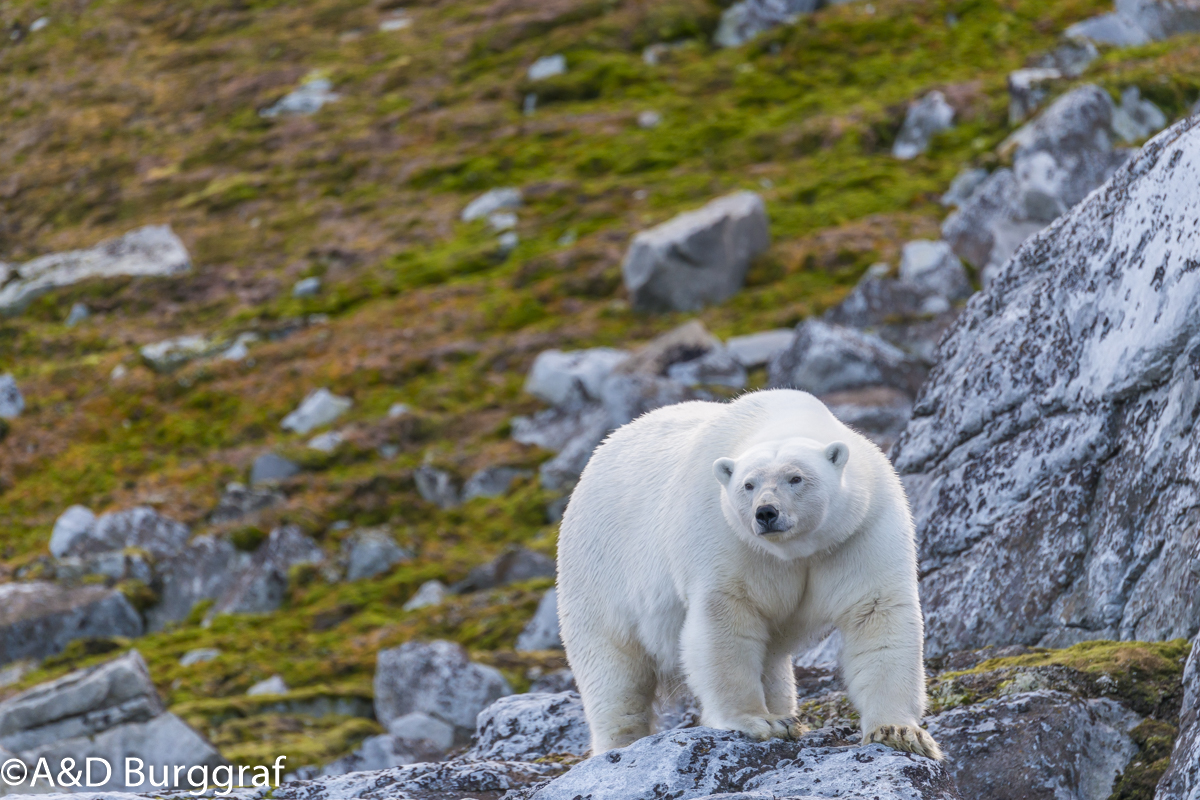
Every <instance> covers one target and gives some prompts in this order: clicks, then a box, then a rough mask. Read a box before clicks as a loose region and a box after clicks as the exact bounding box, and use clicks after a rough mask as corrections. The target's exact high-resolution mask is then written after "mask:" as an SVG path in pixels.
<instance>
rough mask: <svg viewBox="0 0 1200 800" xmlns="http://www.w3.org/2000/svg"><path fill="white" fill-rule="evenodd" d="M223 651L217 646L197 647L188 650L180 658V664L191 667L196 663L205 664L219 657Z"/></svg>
mask: <svg viewBox="0 0 1200 800" xmlns="http://www.w3.org/2000/svg"><path fill="white" fill-rule="evenodd" d="M220 655H221V651H220V650H218V649H217V648H215V647H197V648H196V649H195V650H188V651H187V652H186V653H184V654H183V657H182V658H180V659H179V666H181V667H191V666H194V665H196V664H204V663H206V662H208V661H212V660H213V659H214V658H219V657H220Z"/></svg>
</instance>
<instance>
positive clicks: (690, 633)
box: [681, 594, 805, 741]
mask: <svg viewBox="0 0 1200 800" xmlns="http://www.w3.org/2000/svg"><path fill="white" fill-rule="evenodd" d="M767 641H768V635H767V629H766V625H765V624H764V623H763V622H762V620H761V619H759V618H758V616H757V615H755V614H754V613H752V612H750V611H749V610H748V609H746V608H745V607H744V606H742V605H741V604H740V603H738V602H737V601H736V600H734V599H732V598H730V597H727V596H724V595H719V594H714V595H709V596H707V597H705V598H704V599H702V600H701V601H699V602H697V603H695V604H693V606H692V608H691V609H689V611H688V615H687V620H686V621H685V622H684V626H683V633H682V639H681V650H682V659H683V668H684V674H685V675H686V676H687V681H688V685H689V687H690V688H691V690H692V692H693V693H694V694H695V695H696V698H697V699H698V700H699V701H700V710H701V719H700V723H701V724H702V725H707V726H708V727H710V728H723V729H725V730H732V731H741V732H742V733H745V734H746V735H748V736H751V737H753V738H754V739H758V740H759V741H763V740H766V739H769V738H771V737H778V738H796V737H798V736H800V735H801V734H803V733H804V732H805V729H804V726H802V725H801V724H800V723H799V721H797V720H796V719H795V718H794V717H792V716H791V715H790V713H789V714H773V713H771V710H770V709H768V708H767V700H766V695H765V693H764V691H763V667H764V663H765V659H766V655H767Z"/></svg>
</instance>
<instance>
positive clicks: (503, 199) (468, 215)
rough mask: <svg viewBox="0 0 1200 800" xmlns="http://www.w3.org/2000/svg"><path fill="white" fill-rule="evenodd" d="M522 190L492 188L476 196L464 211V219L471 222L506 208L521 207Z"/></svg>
mask: <svg viewBox="0 0 1200 800" xmlns="http://www.w3.org/2000/svg"><path fill="white" fill-rule="evenodd" d="M521 202H522V198H521V190H520V189H515V188H512V187H507V188H504V189H491V190H489V191H487V192H484V193H483V194H481V195H479V197H476V198H475V199H474V200H472V201H471V202H470V203H467V207H466V208H464V209H463V211H462V221H463V222H471V221H473V220H477V219H483V218H485V217H488V216H491V215H492V214H495V213H496V212H497V211H500V210H501V209H504V208H520V207H521Z"/></svg>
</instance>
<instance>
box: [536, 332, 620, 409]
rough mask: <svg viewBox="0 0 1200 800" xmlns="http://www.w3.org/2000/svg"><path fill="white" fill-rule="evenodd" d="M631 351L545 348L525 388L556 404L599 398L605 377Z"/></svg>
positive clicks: (538, 396) (601, 348)
mask: <svg viewBox="0 0 1200 800" xmlns="http://www.w3.org/2000/svg"><path fill="white" fill-rule="evenodd" d="M628 357H629V353H628V352H626V351H624V350H615V349H613V348H611V347H593V348H591V349H589V350H573V351H568V352H563V351H561V350H545V351H543V352H541V353H539V354H538V357H537V358H536V359H534V362H533V366H532V367H531V368H530V370H529V375H528V377H526V379H525V391H526V392H528V393H529V394H531V395H533V396H534V397H536V398H538V399H539V400H545V401H546V402H547V403H549V404H551V405H555V406H562V405H568V404H570V403H573V402H582V401H587V400H599V399H600V387H601V386H602V385H603V384H604V380H605V378H607V377H608V376H609V374H610V373H611V372H612V371H613V367H615V366H616V365H617V364H620V363H621V362H622V361H624V360H625V359H626V358H628Z"/></svg>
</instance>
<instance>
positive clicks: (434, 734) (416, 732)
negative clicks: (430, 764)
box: [388, 711, 454, 753]
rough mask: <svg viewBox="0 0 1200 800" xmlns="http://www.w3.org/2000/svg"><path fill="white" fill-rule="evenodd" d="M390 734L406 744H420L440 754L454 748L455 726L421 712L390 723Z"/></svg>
mask: <svg viewBox="0 0 1200 800" xmlns="http://www.w3.org/2000/svg"><path fill="white" fill-rule="evenodd" d="M388 734H390V735H391V736H392V738H394V739H399V740H400V741H402V742H405V743H417V742H420V743H422V744H424V745H426V746H427V747H429V748H431V749H433V750H435V751H437V752H440V753H445V752H446V751H448V750H449V749H450V748H451V747H453V746H454V726H453V725H450V724H448V723H445V722H442V721H441V720H440V719H436V718H435V717H431V716H429V715H428V714H424V713H422V712H420V711H414V712H412V713H411V714H405V715H404V716H402V717H397V718H396V719H394V720H392V721H391V722H389V723H388ZM410 746H411V745H410Z"/></svg>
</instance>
